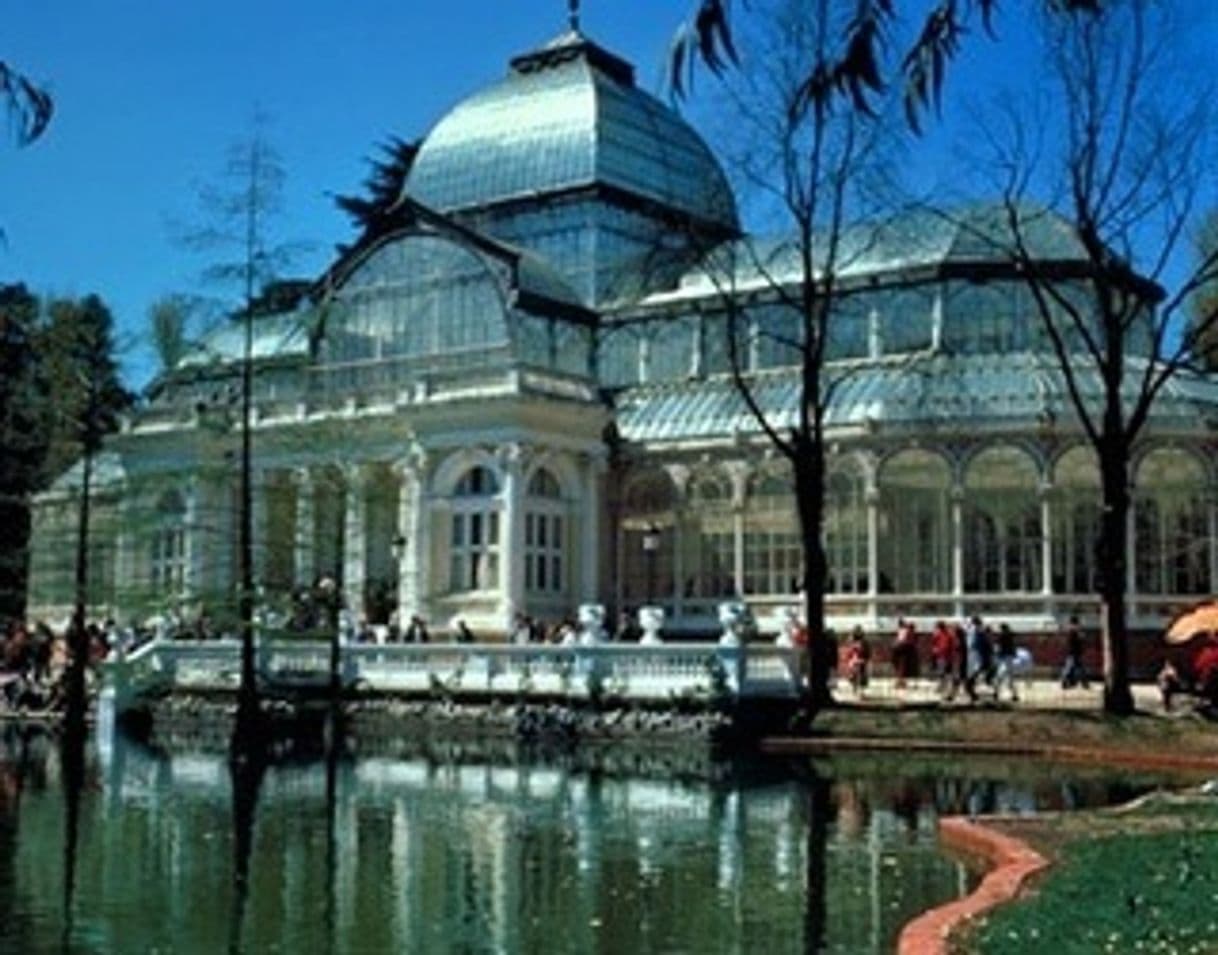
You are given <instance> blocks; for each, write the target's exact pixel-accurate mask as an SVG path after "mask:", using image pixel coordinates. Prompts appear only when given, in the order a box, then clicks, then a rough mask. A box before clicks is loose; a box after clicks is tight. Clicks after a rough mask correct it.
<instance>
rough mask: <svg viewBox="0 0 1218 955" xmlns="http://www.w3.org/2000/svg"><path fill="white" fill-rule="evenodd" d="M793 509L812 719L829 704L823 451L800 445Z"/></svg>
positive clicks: (815, 446) (812, 445)
mask: <svg viewBox="0 0 1218 955" xmlns="http://www.w3.org/2000/svg"><path fill="white" fill-rule="evenodd" d="M794 470H795V506H796V508H797V510H798V512H799V531H800V540H801V544H802V545H803V547H802V549H803V556H804V569H803V581H802V582H803V600H804V608H803V609H804V624H805V626H806V627H807V632H808V647H807V653H808V659H807V675H808V704H809V706H810V708H811V710H812V713H813V715H815V714H816V713H817V712H819V711H820V710H822V709H824V708H825V707H826V706H828V705H830V704H831V703H832V702H833V697H832V695H831V694H830V692H829V653H828V645H829V641H828V634H827V633H826V632H825V580H826V578H827V577H828V562H827V561H826V559H825V548H824V544H823V542H822V540H821V525H822V524H823V522H824V513H825V464H824V449H823V447H822V446H821V445H820V444H818V443H817V442H815V441H806V442H801V446H800V448H799V454H798V455H797V457H796V459H795V462H794Z"/></svg>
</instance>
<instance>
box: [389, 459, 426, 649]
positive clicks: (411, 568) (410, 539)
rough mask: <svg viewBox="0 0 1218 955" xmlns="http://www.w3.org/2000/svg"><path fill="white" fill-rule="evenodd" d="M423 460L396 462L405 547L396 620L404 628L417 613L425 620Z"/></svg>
mask: <svg viewBox="0 0 1218 955" xmlns="http://www.w3.org/2000/svg"><path fill="white" fill-rule="evenodd" d="M423 467H424V464H423V461H422V460H420V459H419V458H418V457H415V458H411V459H408V460H406V461H402V462H401V463H399V465H398V467H397V469H396V470H397V475H398V480H399V484H398V526H397V533H398V534H400V535H401V536H402V538H403V539H404V540H405V543H406V547H405V550H404V551H403V553H402V558H401V563H400V565H399V566H398V620H399V622H400V624H401V625H402V626H403V627H405V626H406V624H407V622H408V621H409V620H410V618H411V617H412V616H413V615H415V614H418V615H419V616H422V617H426V616H427V614H426V608H425V607H424V597H425V596H426V587H425V584H424V580H423V573H424V570H425V567H426V554H427V514H426V511H425V504H426V496H425V495H424V493H423Z"/></svg>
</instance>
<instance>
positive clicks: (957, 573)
mask: <svg viewBox="0 0 1218 955" xmlns="http://www.w3.org/2000/svg"><path fill="white" fill-rule="evenodd" d="M951 495H952V597H953V598H954V599H953V604H954V609H953V613H954V614H955V616H956V617H963V616H964V488H963V487H961V486H960V485H959V484H957V483H953V484H952V491H951Z"/></svg>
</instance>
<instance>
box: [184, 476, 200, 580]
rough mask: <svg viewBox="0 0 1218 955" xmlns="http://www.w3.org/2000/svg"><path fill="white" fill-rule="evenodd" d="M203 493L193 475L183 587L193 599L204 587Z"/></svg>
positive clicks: (188, 490) (189, 489) (188, 494)
mask: <svg viewBox="0 0 1218 955" xmlns="http://www.w3.org/2000/svg"><path fill="white" fill-rule="evenodd" d="M201 494H202V489H201V488H200V487H199V481H198V479H197V478H193V477H192V478H191V479H190V480H189V481H188V483H187V488H186V540H185V546H186V555H185V556H186V580H185V587H184V588H183V589H184V590H185V591H186V596H187V598H188V599H191V600H193V599H195V598H197V597H198V596H199V594H200V592H202V591H203V589H204V583H203V580H204V573H203V569H204V568H203V555H204V547H203V540H202V535H201V522H200V520H199V515H200V512H201V510H202V507H201V501H200V500H199V498H200V496H201Z"/></svg>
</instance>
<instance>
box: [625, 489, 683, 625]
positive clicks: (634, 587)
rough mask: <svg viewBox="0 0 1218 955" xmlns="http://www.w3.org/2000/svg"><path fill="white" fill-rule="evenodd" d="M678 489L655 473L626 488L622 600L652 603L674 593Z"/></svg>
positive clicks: (634, 602) (635, 603)
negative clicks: (676, 497) (676, 491)
mask: <svg viewBox="0 0 1218 955" xmlns="http://www.w3.org/2000/svg"><path fill="white" fill-rule="evenodd" d="M675 504H676V501H675V489H674V488H673V485H672V481H670V480H669V478H668V475H666V474H664V473H663V472H654V473H652V474H649V475H646V476H644V477H641V478H639V479H638V480H636V481H635V482H634V483H633V484H631V485H630V487H629V488H628V489H627V491H626V499H625V501H624V502H623V505H624V506H623V511H622V549H621V561H622V599H623V601H624V602H625V603H626V604H627V605H637V604H641V603H649V602H651V601H653V600H660V599H665V598H669V597H671V596H672V594H673V590H674V588H673V566H674V559H673V558H674V556H675V554H674V550H675V544H676V535H675V533H674V522H675Z"/></svg>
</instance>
